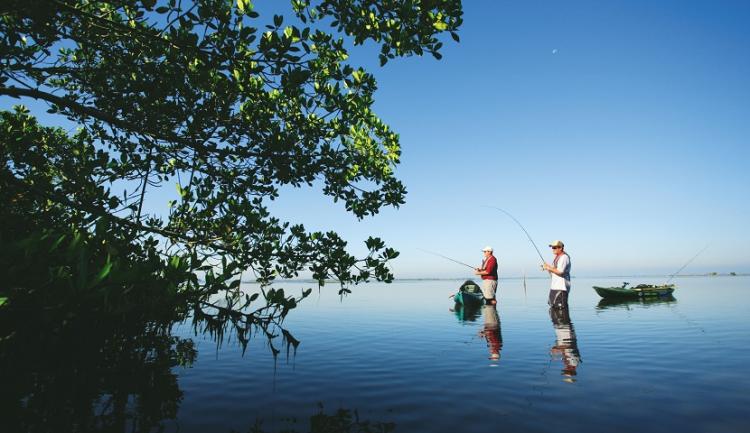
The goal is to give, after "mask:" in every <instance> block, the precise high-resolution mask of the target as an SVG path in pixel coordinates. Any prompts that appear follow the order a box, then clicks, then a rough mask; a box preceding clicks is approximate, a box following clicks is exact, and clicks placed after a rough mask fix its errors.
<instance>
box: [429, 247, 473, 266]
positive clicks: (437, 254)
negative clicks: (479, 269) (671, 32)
mask: <svg viewBox="0 0 750 433" xmlns="http://www.w3.org/2000/svg"><path fill="white" fill-rule="evenodd" d="M417 249H418V250H420V251H424V252H425V253H428V254H433V255H436V256H438V257H442V258H444V259H446V260H450V261H452V262H453V263H458V264H459V265H464V266H466V267H469V268H471V269H476V267H475V266H471V265H467V264H466V263H464V262H459V261H458V260H454V259H452V258H450V257H448V256H444V255H442V254H440V253H436V252H434V251H427V250H423V249H422V248H417Z"/></svg>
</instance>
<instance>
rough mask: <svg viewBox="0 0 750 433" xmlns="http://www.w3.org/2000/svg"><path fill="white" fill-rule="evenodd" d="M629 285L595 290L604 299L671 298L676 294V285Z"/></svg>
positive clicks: (595, 287)
mask: <svg viewBox="0 0 750 433" xmlns="http://www.w3.org/2000/svg"><path fill="white" fill-rule="evenodd" d="M628 284H629V283H622V287H598V286H594V290H596V293H598V294H599V296H601V297H602V298H645V297H651V296H669V295H671V294H672V292H674V289H675V285H674V284H662V285H658V286H657V285H653V284H639V285H637V286H635V287H627V286H628Z"/></svg>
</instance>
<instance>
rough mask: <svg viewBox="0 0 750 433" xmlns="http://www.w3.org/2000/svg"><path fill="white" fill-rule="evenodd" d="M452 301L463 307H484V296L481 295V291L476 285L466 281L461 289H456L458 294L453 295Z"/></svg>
mask: <svg viewBox="0 0 750 433" xmlns="http://www.w3.org/2000/svg"><path fill="white" fill-rule="evenodd" d="M453 300H454V301H456V304H459V305H462V306H464V307H479V306H482V305H484V295H482V289H481V288H480V287H479V285H477V283H475V282H473V281H471V280H466V281H465V282H464V283H463V284H461V287H459V288H458V293H456V294H455V295H453Z"/></svg>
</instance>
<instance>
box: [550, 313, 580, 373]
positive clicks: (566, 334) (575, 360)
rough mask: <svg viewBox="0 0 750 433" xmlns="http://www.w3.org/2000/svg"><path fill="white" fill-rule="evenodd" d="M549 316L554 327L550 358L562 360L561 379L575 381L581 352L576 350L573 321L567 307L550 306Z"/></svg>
mask: <svg viewBox="0 0 750 433" xmlns="http://www.w3.org/2000/svg"><path fill="white" fill-rule="evenodd" d="M549 317H550V319H552V326H553V328H554V329H555V337H556V340H555V344H554V345H553V346H552V348H551V349H550V355H552V358H553V359H555V358H559V359H561V360H562V363H563V369H562V370H561V373H562V376H563V380H564V381H566V382H575V376H576V375H577V374H578V366H579V365H580V364H581V354H580V352H579V351H578V338H577V337H576V331H575V328H574V327H573V323H572V322H571V320H570V311H569V310H568V308H550V309H549Z"/></svg>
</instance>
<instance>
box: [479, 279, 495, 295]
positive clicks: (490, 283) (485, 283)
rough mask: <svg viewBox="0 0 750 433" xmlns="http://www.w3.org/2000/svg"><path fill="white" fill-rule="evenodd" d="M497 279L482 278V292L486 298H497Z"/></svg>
mask: <svg viewBox="0 0 750 433" xmlns="http://www.w3.org/2000/svg"><path fill="white" fill-rule="evenodd" d="M495 292H497V280H482V294H483V295H484V299H495Z"/></svg>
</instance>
